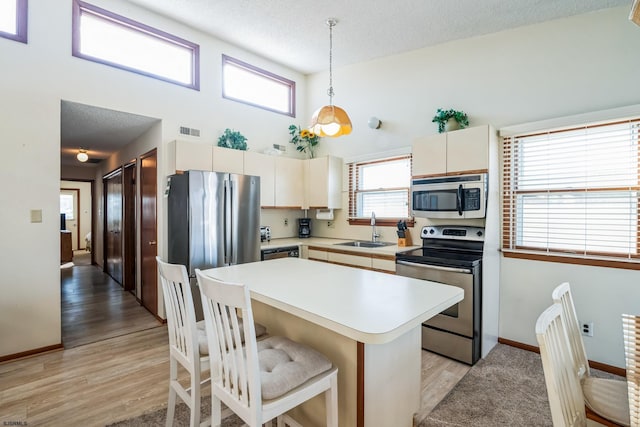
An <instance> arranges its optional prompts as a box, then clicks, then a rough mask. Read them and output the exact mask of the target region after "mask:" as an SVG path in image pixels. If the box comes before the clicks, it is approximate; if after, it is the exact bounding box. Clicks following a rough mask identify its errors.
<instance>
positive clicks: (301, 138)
mask: <svg viewBox="0 0 640 427" xmlns="http://www.w3.org/2000/svg"><path fill="white" fill-rule="evenodd" d="M289 135H291V139H289V142H290V143H292V144H294V145H295V146H296V150H298V151H299V152H301V153H307V152H308V153H309V157H310V158H312V159H313V157H314V156H315V151H314V150H315V147H316V145H318V143H319V142H320V137H319V136H318V135H316V134H315V133H313V132H311V131H310V130H308V129H301V128H300V126H296V125H291V126H289Z"/></svg>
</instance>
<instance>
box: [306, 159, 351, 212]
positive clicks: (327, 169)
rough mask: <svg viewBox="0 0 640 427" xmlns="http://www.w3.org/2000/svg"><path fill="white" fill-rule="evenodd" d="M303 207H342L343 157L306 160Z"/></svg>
mask: <svg viewBox="0 0 640 427" xmlns="http://www.w3.org/2000/svg"><path fill="white" fill-rule="evenodd" d="M304 166H305V204H304V206H303V209H309V208H329V209H340V208H341V207H342V159H341V158H339V157H333V156H326V157H318V158H315V159H309V160H305V165H304Z"/></svg>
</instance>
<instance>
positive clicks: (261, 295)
mask: <svg viewBox="0 0 640 427" xmlns="http://www.w3.org/2000/svg"><path fill="white" fill-rule="evenodd" d="M305 240H307V239H305ZM204 273H205V274H207V275H209V276H211V277H215V278H218V279H219V280H224V281H228V282H236V283H245V284H247V285H248V286H249V289H250V291H251V297H252V298H253V299H255V300H256V301H260V302H263V303H266V304H268V305H271V306H273V307H276V308H278V309H280V310H283V311H286V312H288V313H291V314H293V315H296V316H298V317H301V318H303V319H305V320H308V321H310V322H313V323H316V324H318V325H320V326H323V327H325V328H327V329H330V330H333V331H335V332H338V333H340V334H342V335H344V336H347V337H349V338H351V339H354V340H356V341H360V342H363V343H367V344H383V343H386V342H390V341H392V340H394V339H396V338H397V337H399V336H400V335H402V334H404V333H405V332H407V331H409V330H410V329H412V328H414V327H417V326H419V325H420V324H421V323H422V322H424V321H426V320H428V319H430V318H431V317H433V316H434V315H436V314H438V313H440V312H441V311H443V310H445V309H446V308H448V307H450V306H452V305H453V304H455V303H457V302H459V301H461V300H462V298H463V294H464V292H463V290H462V289H461V288H458V287H454V286H448V285H443V284H441V283H436V282H429V281H425V280H418V279H412V278H409V277H403V276H396V275H393V274H387V273H379V272H375V271H370V270H363V269H359V268H352V267H345V266H340V265H334V264H329V263H324V262H318V261H311V260H306V259H300V258H280V259H274V260H270V261H262V262H253V263H248V264H239V265H232V266H227V267H219V268H212V269H208V270H204Z"/></svg>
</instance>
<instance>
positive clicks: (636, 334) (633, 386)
mask: <svg viewBox="0 0 640 427" xmlns="http://www.w3.org/2000/svg"><path fill="white" fill-rule="evenodd" d="M622 331H623V338H624V355H625V364H626V368H627V392H628V394H629V415H630V421H631V424H630V425H631V427H638V426H640V316H635V315H632V314H623V315H622Z"/></svg>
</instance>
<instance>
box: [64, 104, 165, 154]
mask: <svg viewBox="0 0 640 427" xmlns="http://www.w3.org/2000/svg"><path fill="white" fill-rule="evenodd" d="M158 121H159V120H158V119H154V118H151V117H145V116H139V115H137V114H130V113H123V112H121V111H114V110H107V109H105V108H98V107H92V106H90V105H84V104H78V103H76V102H69V101H62V103H61V105H60V145H61V164H62V165H74V166H77V165H83V163H80V162H78V161H77V160H76V154H77V153H78V150H79V149H80V148H83V149H86V150H87V154H89V161H88V162H87V163H84V165H86V166H91V165H95V163H94V162H95V161H97V160H104V159H106V158H107V157H109V156H110V155H111V154H112V153H114V152H116V151H118V150H119V149H120V148H122V147H124V146H125V145H127V144H129V143H130V142H132V141H134V140H135V139H137V138H138V137H139V136H140V135H142V134H143V133H145V132H146V131H147V130H148V129H149V128H151V126H153V125H154V124H155V123H157V122H158Z"/></svg>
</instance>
